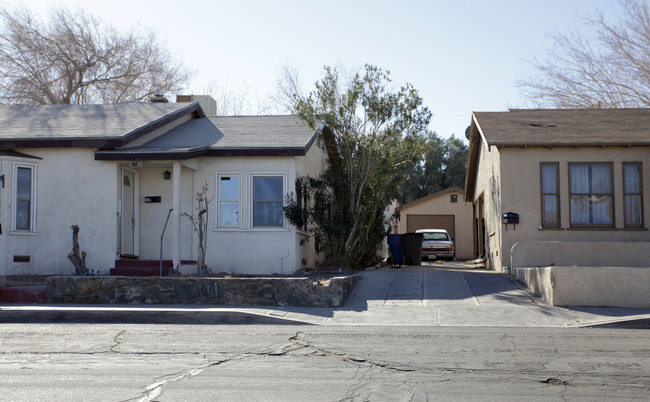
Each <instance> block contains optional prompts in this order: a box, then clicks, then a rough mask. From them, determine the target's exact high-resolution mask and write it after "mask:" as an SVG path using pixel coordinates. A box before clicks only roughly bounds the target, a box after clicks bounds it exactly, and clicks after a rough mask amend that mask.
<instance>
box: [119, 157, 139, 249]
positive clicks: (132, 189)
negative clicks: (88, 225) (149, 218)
mask: <svg viewBox="0 0 650 402" xmlns="http://www.w3.org/2000/svg"><path fill="white" fill-rule="evenodd" d="M137 178H138V174H137V173H136V172H135V171H132V170H127V169H123V170H122V221H121V223H122V252H121V254H122V255H125V256H137V255H138V247H137V239H138V232H139V230H138V225H139V222H138V205H137V200H138V198H137V192H138V191H137V187H136V184H137V183H136V179H137Z"/></svg>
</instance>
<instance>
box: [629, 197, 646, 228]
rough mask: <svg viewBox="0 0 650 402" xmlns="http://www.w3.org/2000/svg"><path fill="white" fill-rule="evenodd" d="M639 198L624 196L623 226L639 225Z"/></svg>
mask: <svg viewBox="0 0 650 402" xmlns="http://www.w3.org/2000/svg"><path fill="white" fill-rule="evenodd" d="M641 224H642V222H641V196H640V195H626V196H625V225H641Z"/></svg>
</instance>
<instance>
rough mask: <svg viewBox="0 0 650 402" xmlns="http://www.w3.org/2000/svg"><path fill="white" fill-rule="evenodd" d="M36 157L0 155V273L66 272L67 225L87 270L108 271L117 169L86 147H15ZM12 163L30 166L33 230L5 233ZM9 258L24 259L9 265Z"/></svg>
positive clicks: (112, 251)
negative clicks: (1, 179) (33, 168)
mask: <svg viewBox="0 0 650 402" xmlns="http://www.w3.org/2000/svg"><path fill="white" fill-rule="evenodd" d="M16 151H18V152H22V153H25V154H28V155H32V156H37V157H40V158H41V159H40V160H38V159H23V158H9V157H2V158H1V160H2V174H4V175H5V188H4V189H2V191H1V192H0V197H1V200H0V209H1V210H0V217H1V219H2V235H0V250H2V254H1V255H0V265H1V266H2V268H0V269H4V272H2V271H0V274H4V275H29V274H71V273H74V266H73V265H72V263H70V261H69V260H68V258H67V255H68V253H69V252H70V251H71V249H72V230H71V229H70V226H71V225H74V224H76V225H78V226H79V229H80V230H79V243H80V248H81V249H82V250H85V251H86V252H87V253H88V256H87V260H86V261H87V266H88V268H89V269H93V270H98V271H100V272H103V273H105V272H108V268H110V266H111V265H112V261H114V259H115V255H116V249H115V244H116V241H115V234H116V230H117V219H116V215H117V210H116V203H115V199H116V197H117V195H116V185H115V181H116V177H117V171H116V167H115V164H114V163H108V162H98V161H95V160H94V155H93V152H92V150H90V149H65V150H62V149H50V148H35V149H16ZM14 161H19V162H27V163H35V164H36V165H37V177H36V194H35V202H36V231H35V232H34V233H11V230H10V228H11V219H12V217H11V203H12V197H13V195H12V183H13V180H14V178H13V177H12V174H13V168H12V164H13V162H14ZM14 255H24V256H29V257H30V262H28V263H14V262H13V256H14Z"/></svg>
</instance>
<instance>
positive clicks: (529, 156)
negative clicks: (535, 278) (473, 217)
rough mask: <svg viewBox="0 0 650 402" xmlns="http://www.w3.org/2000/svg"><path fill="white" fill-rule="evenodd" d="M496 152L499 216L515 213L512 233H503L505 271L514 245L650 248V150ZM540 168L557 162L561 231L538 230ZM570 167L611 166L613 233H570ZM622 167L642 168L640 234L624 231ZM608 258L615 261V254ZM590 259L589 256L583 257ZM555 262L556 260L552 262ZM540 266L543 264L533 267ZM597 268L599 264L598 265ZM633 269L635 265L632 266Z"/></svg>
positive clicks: (559, 148) (603, 231)
mask: <svg viewBox="0 0 650 402" xmlns="http://www.w3.org/2000/svg"><path fill="white" fill-rule="evenodd" d="M500 152H501V155H502V157H501V199H502V200H503V204H502V211H503V212H508V211H512V212H516V213H519V218H520V224H519V225H517V227H516V229H514V227H513V226H512V225H509V227H508V229H507V230H506V229H505V225H501V227H502V239H503V247H502V253H503V256H504V260H503V261H505V262H504V265H507V264H509V261H510V250H511V249H512V246H513V245H514V244H515V243H517V242H529V241H565V242H567V241H571V242H575V241H583V242H608V243H609V242H650V232H649V231H648V230H647V228H648V226H649V220H648V219H649V218H648V213H650V182H648V180H649V178H650V147H631V148H627V147H605V148H604V149H603V148H600V147H580V148H577V149H575V148H572V147H554V148H552V149H549V148H543V147H528V148H527V149H524V148H523V147H520V148H509V147H506V148H503V149H502V150H500ZM540 162H559V177H560V214H561V228H560V229H554V230H550V229H544V230H539V227H540V226H541V225H542V223H541V201H540V165H539V164H540ZM569 162H613V165H612V166H613V178H614V179H613V180H614V183H613V184H614V218H615V228H613V229H603V230H598V229H577V228H571V225H570V218H569V174H568V163H569ZM622 162H641V163H642V168H643V172H642V179H643V180H644V182H643V202H644V208H643V209H644V212H645V217H644V229H642V230H638V229H629V230H626V229H625V228H624V221H623V218H624V217H623V206H624V203H623V171H622ZM610 255H615V254H614V253H612V254H610ZM584 257H585V258H589V252H586V253H584ZM557 258H560V259H561V257H559V256H558V257H557ZM534 265H535V266H537V265H542V264H534ZM598 265H600V264H598ZM632 266H634V265H632Z"/></svg>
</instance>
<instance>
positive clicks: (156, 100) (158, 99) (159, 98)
mask: <svg viewBox="0 0 650 402" xmlns="http://www.w3.org/2000/svg"><path fill="white" fill-rule="evenodd" d="M149 102H151V103H169V99H167V98H165V95H163V94H155V95H154V96H152V97H151V98H149Z"/></svg>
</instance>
